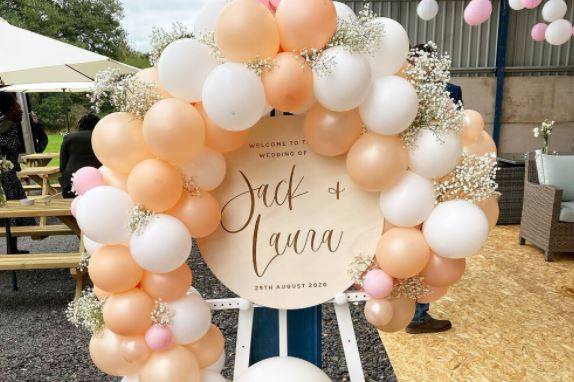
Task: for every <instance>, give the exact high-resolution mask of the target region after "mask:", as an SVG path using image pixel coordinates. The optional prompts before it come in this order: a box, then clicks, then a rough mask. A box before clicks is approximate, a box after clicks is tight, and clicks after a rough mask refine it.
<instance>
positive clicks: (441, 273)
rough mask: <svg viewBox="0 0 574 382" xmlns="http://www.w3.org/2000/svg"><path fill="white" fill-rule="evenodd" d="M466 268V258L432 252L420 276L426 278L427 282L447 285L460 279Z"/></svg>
mask: <svg viewBox="0 0 574 382" xmlns="http://www.w3.org/2000/svg"><path fill="white" fill-rule="evenodd" d="M465 268H466V260H465V259H464V258H462V259H448V258H446V257H441V256H439V255H437V254H435V253H432V252H431V255H430V259H429V261H428V263H427V265H426V267H425V268H424V269H423V270H422V271H421V273H420V276H422V277H423V278H424V282H425V284H428V285H432V286H436V287H446V286H449V285H452V284H454V283H456V282H457V281H458V280H460V278H461V277H462V275H463V273H464V269H465Z"/></svg>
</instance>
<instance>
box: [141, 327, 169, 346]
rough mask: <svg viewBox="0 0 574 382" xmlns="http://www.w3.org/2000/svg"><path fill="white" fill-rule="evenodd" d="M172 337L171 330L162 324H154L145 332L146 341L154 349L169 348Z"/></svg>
mask: <svg viewBox="0 0 574 382" xmlns="http://www.w3.org/2000/svg"><path fill="white" fill-rule="evenodd" d="M171 339H172V335H171V330H169V328H167V327H165V326H161V325H152V326H151V327H150V328H149V329H148V330H147V331H146V333H145V342H146V344H147V346H149V347H150V349H152V350H154V351H162V350H165V349H167V348H168V347H169V345H171Z"/></svg>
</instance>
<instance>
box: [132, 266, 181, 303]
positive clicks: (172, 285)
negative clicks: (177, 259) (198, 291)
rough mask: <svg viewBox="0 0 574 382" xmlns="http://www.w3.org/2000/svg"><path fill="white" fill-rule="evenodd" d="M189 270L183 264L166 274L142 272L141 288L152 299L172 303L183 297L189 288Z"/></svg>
mask: <svg viewBox="0 0 574 382" xmlns="http://www.w3.org/2000/svg"><path fill="white" fill-rule="evenodd" d="M191 279H192V275H191V269H190V268H189V266H188V265H187V264H183V265H182V266H181V267H179V268H177V269H176V270H175V271H171V272H167V273H152V272H144V275H143V278H142V281H141V287H142V289H143V290H144V291H145V292H146V293H147V294H149V295H150V296H151V297H152V298H154V299H162V300H163V301H173V300H177V299H179V298H180V297H183V296H185V293H186V292H187V291H188V289H189V287H190V286H191Z"/></svg>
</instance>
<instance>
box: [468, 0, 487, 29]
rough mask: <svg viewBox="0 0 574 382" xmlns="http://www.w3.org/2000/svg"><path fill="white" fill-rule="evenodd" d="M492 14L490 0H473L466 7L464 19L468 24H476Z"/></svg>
mask: <svg viewBox="0 0 574 382" xmlns="http://www.w3.org/2000/svg"><path fill="white" fill-rule="evenodd" d="M491 14H492V3H491V2H490V0H472V1H471V2H470V3H468V5H467V6H466V8H465V9H464V21H466V23H467V24H468V25H471V26H475V25H478V24H482V23H483V22H485V21H486V20H488V18H489V17H490V15H491Z"/></svg>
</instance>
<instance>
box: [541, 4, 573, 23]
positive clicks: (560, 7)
mask: <svg viewBox="0 0 574 382" xmlns="http://www.w3.org/2000/svg"><path fill="white" fill-rule="evenodd" d="M567 11H568V6H567V5H566V2H565V1H564V0H549V1H547V2H546V4H544V7H542V18H543V19H544V20H546V21H548V22H549V23H551V22H553V21H556V20H559V19H561V18H563V17H564V16H565V15H566V12H567Z"/></svg>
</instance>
